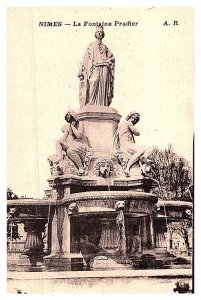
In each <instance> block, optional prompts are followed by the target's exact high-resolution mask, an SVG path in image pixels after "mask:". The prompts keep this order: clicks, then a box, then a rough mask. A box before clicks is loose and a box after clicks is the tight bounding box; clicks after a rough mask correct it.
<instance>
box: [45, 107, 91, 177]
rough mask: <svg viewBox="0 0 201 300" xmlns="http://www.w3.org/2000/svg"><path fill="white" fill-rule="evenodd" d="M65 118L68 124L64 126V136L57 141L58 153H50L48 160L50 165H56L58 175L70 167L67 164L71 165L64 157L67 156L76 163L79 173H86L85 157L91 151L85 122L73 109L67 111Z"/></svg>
mask: <svg viewBox="0 0 201 300" xmlns="http://www.w3.org/2000/svg"><path fill="white" fill-rule="evenodd" d="M65 120H66V122H67V124H65V125H64V126H63V127H62V132H63V137H62V138H60V139H59V140H57V141H56V154H55V155H50V156H49V157H48V162H49V163H50V166H54V167H55V166H56V167H57V168H58V175H61V174H62V171H63V170H62V169H63V168H68V166H67V165H69V164H68V163H67V162H65V159H64V158H65V157H66V156H67V158H68V159H70V160H71V161H72V162H73V163H74V165H75V167H76V168H77V170H78V174H79V175H84V174H85V170H84V168H85V166H86V165H85V157H86V154H89V153H91V152H90V149H89V147H88V145H87V143H86V138H85V137H84V134H83V129H84V128H83V124H82V123H80V122H79V121H78V120H77V115H76V113H75V112H74V111H73V110H70V111H68V112H67V114H66V115H65ZM69 167H70V166H69ZM60 169H61V172H60ZM59 172H60V173H59ZM52 175H54V174H52Z"/></svg>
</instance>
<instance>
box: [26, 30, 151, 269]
mask: <svg viewBox="0 0 201 300" xmlns="http://www.w3.org/2000/svg"><path fill="white" fill-rule="evenodd" d="M103 36H104V34H103V29H102V28H99V27H98V29H97V31H96V39H97V40H96V42H95V43H91V44H90V45H89V47H88V49H87V51H86V53H85V55H84V58H83V60H82V63H81V66H80V70H79V74H78V77H79V78H80V110H79V111H78V112H75V111H74V110H72V109H70V110H69V111H68V112H67V113H66V114H65V124H64V126H63V127H62V133H63V136H62V138H60V139H58V140H57V142H56V153H55V154H53V155H50V156H49V157H48V162H49V164H50V172H51V176H50V178H49V179H48V182H49V188H48V189H47V190H46V200H41V201H39V202H38V203H35V207H39V206H40V205H41V206H42V205H43V206H44V207H45V210H44V211H43V212H42V215H43V217H44V214H45V217H46V222H47V223H48V253H47V254H48V255H46V256H45V257H44V258H43V259H44V263H45V266H46V267H47V268H62V269H70V268H71V269H76V268H78V269H82V268H83V262H84V263H85V265H86V268H87V269H91V268H92V267H93V260H94V258H95V257H97V256H99V257H101V256H104V257H109V258H110V259H111V260H113V261H115V262H116V263H117V264H120V265H121V264H125V263H127V262H128V261H129V258H130V257H131V256H133V255H134V254H136V253H143V251H145V250H147V249H152V248H154V228H153V211H154V206H155V203H156V202H157V197H156V196H155V195H153V194H152V193H151V191H152V186H153V183H154V181H153V180H152V178H151V163H150V161H149V159H148V156H149V154H150V153H151V151H150V149H147V148H146V147H142V146H139V145H138V144H137V143H135V137H136V136H138V135H139V131H138V129H137V128H136V124H137V122H138V121H139V119H140V116H139V114H138V113H136V112H133V113H130V114H129V115H128V116H127V118H126V120H124V121H123V122H122V123H121V124H119V122H120V119H121V115H120V114H119V113H118V111H117V110H115V109H114V108H112V107H111V106H110V104H111V102H112V98H113V88H114V66H115V58H114V56H113V54H112V53H111V52H110V50H109V49H108V48H107V47H106V46H105V45H104V44H102V38H103ZM23 205H24V207H26V206H28V207H29V206H30V205H31V202H30V203H24V204H23ZM47 208H48V211H47ZM38 218H39V215H35V219H34V223H31V224H29V226H28V225H26V226H27V227H26V228H27V240H26V243H25V250H26V253H29V254H33V255H32V260H31V263H32V264H35V260H34V259H35V256H34V255H35V254H37V253H38V257H39V252H40V255H41V253H42V251H43V249H42V248H43V243H42V239H41V232H42V230H43V229H42V227H40V226H39V227H37V226H36V222H37V221H38ZM25 221H26V222H27V221H28V220H27V219H26V220H25ZM31 228H32V229H31Z"/></svg>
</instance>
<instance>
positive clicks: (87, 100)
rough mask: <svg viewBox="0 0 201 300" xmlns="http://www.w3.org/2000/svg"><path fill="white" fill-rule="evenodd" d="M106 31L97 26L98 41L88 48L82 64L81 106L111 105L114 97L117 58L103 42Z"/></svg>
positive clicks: (80, 75) (80, 77)
mask: <svg viewBox="0 0 201 300" xmlns="http://www.w3.org/2000/svg"><path fill="white" fill-rule="evenodd" d="M104 36H105V33H104V31H103V27H102V26H97V27H96V32H95V37H96V42H94V43H91V44H90V45H89V47H88V48H87V50H86V52H85V54H84V57H83V60H82V62H81V64H80V69H79V73H78V77H79V79H80V107H82V106H85V105H87V104H90V105H101V106H109V105H110V104H111V102H112V98H113V90H114V68H115V58H114V56H113V54H112V52H111V51H110V50H109V49H108V48H107V46H106V45H104V44H103V43H102V39H103V38H104Z"/></svg>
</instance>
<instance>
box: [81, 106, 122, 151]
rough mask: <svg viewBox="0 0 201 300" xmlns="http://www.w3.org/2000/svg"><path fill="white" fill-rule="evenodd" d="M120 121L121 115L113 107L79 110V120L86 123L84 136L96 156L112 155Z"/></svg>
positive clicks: (93, 107) (87, 107)
mask: <svg viewBox="0 0 201 300" xmlns="http://www.w3.org/2000/svg"><path fill="white" fill-rule="evenodd" d="M120 119H121V115H119V114H118V111H117V110H115V109H113V108H112V107H107V106H96V105H86V106H84V107H82V108H81V109H80V110H79V113H78V120H79V121H80V122H83V123H84V135H85V136H86V137H87V138H88V143H89V146H90V147H91V148H92V149H93V152H94V155H95V156H97V157H103V156H104V157H105V156H110V155H111V153H112V152H113V140H114V134H115V131H116V130H117V127H118V123H119V121H120Z"/></svg>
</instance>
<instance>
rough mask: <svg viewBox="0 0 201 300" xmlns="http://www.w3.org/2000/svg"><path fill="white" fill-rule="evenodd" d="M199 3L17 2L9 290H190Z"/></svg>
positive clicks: (11, 44) (12, 18)
mask: <svg viewBox="0 0 201 300" xmlns="http://www.w3.org/2000/svg"><path fill="white" fill-rule="evenodd" d="M194 14H195V12H194V8H193V7H185V6H184V7H177V6H175V7H159V6H142V7H126V6H125V7H114V6H113V7H98V6H97V7H81V6H80V7H56V6H55V7H8V8H7V293H9V294H33V293H38V294H61V293H62V294H68V293H71V294H72V293H73V294H84V293H91V294H95V293H105V294H108V293H133V294H135V293H136V294H137V293H147V294H153V293H154V294H164V295H165V294H192V293H194V226H193V224H194V131H195V128H194V93H195V91H194V84H195V82H194V47H195V41H194Z"/></svg>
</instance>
